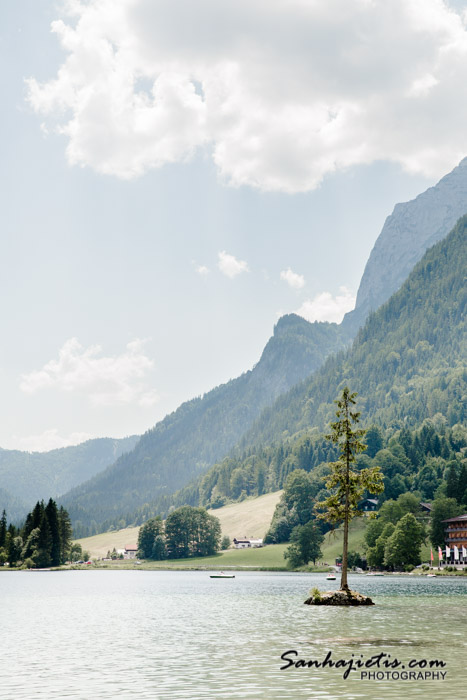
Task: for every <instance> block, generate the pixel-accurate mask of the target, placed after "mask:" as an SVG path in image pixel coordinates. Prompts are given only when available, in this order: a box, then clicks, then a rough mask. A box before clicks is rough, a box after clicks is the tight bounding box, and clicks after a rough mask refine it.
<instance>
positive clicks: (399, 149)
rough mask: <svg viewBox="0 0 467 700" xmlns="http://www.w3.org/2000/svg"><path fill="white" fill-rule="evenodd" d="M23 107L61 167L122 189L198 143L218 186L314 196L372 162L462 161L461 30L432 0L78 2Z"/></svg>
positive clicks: (466, 70) (412, 166) (465, 139)
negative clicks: (55, 54) (207, 152)
mask: <svg viewBox="0 0 467 700" xmlns="http://www.w3.org/2000/svg"><path fill="white" fill-rule="evenodd" d="M68 7H69V9H70V15H71V16H70V19H69V20H68V19H67V18H66V15H64V19H59V20H57V21H55V22H54V23H53V24H52V31H53V32H55V33H56V34H57V36H58V38H59V40H60V42H61V44H62V46H63V48H64V49H65V51H66V52H67V54H68V55H67V58H66V59H65V60H64V62H63V64H62V65H61V66H60V67H59V69H58V72H57V76H56V78H55V79H52V80H50V81H49V82H46V83H43V84H40V83H38V82H37V81H36V80H34V79H30V80H29V81H28V87H29V100H30V103H31V104H32V106H33V108H34V109H35V110H36V111H37V112H38V113H41V114H44V115H48V116H49V117H50V118H51V119H52V120H54V119H55V120H56V121H57V125H58V129H59V130H60V131H61V132H62V133H63V134H65V135H66V136H67V138H68V146H67V157H68V160H69V162H70V163H71V164H78V165H82V166H84V165H87V166H90V167H92V168H94V169H95V170H96V171H98V172H100V173H106V174H112V175H116V176H118V177H121V178H132V177H135V176H137V175H140V174H142V173H144V172H146V171H147V170H149V169H150V168H155V167H160V166H162V165H164V164H166V163H173V162H176V161H181V160H184V159H186V158H189V157H190V156H191V155H192V154H193V153H194V151H195V150H196V149H197V148H199V147H201V146H204V145H206V144H209V145H210V148H212V156H213V159H214V161H215V163H216V164H217V166H218V169H219V172H220V174H221V175H222V177H223V178H224V179H225V181H226V182H229V183H231V184H233V185H244V184H246V185H250V186H253V187H258V188H260V189H264V190H282V191H286V192H298V191H306V190H309V189H313V188H315V187H317V186H318V185H319V183H320V182H321V180H322V178H323V177H324V176H325V175H326V174H328V173H332V172H334V171H336V170H342V169H345V168H347V167H349V166H352V165H358V164H366V163H371V162H373V161H375V160H381V159H386V160H390V161H395V162H398V163H400V164H401V165H402V166H403V167H404V168H405V169H407V170H409V171H414V172H422V173H424V174H427V175H440V174H442V173H444V172H445V171H446V170H447V169H449V168H450V167H452V166H453V165H454V164H455V163H456V162H457V161H458V160H460V158H462V157H463V156H464V155H465V154H466V153H467V130H466V129H465V123H466V120H467V91H466V90H465V89H464V86H465V84H466V82H467V60H466V58H467V32H466V25H465V19H464V18H463V17H462V16H461V15H459V14H457V13H456V12H454V11H453V10H451V9H449V7H448V5H447V4H446V3H444V2H442V0H392V1H391V2H390V3H388V2H386V1H385V0H372V1H371V2H370V1H368V0H327V2H326V3H323V2H317V1H315V0H313V1H309V0H307V1H306V2H305V0H277V1H276V2H275V3H270V2H268V1H267V0H250V2H248V3H246V2H244V3H239V2H238V0H224V1H223V2H222V3H219V2H218V0H198V2H197V3H193V2H192V0H180V2H177V3H174V2H170V1H169V0H119V2H118V3H116V2H115V1H114V0H87V2H86V3H84V2H79V1H78V0H71V1H70V2H68Z"/></svg>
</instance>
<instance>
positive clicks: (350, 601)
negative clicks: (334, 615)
mask: <svg viewBox="0 0 467 700" xmlns="http://www.w3.org/2000/svg"><path fill="white" fill-rule="evenodd" d="M310 593H311V595H310V597H309V598H307V599H306V600H305V605H374V603H373V601H372V599H371V598H370V597H369V596H367V595H363V594H362V593H358V592H357V591H351V590H350V588H346V589H343V590H342V589H341V590H339V591H323V592H321V591H319V590H318V589H317V588H313V589H312V590H311V591H310Z"/></svg>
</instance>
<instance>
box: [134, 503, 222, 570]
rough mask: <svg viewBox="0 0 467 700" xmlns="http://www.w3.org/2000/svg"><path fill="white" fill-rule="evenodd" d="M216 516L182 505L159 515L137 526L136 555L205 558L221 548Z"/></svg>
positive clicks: (203, 510)
mask: <svg viewBox="0 0 467 700" xmlns="http://www.w3.org/2000/svg"><path fill="white" fill-rule="evenodd" d="M220 540H221V525H220V522H219V518H215V517H214V516H212V515H210V514H209V513H208V512H207V511H206V509H205V508H194V507H192V506H182V507H181V508H177V509H176V510H173V511H172V512H171V513H170V514H169V515H168V517H167V520H166V521H165V523H164V521H163V520H162V518H161V516H160V515H158V516H156V517H155V518H150V520H148V521H147V522H146V523H145V524H144V525H142V526H141V527H140V530H139V535H138V556H140V557H142V558H144V559H157V560H161V559H183V558H187V557H206V556H210V555H212V554H216V553H217V552H218V551H219V548H220Z"/></svg>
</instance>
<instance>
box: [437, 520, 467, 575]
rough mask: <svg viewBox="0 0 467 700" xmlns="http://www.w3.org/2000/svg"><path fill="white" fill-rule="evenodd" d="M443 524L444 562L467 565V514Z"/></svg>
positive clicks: (444, 521)
mask: <svg viewBox="0 0 467 700" xmlns="http://www.w3.org/2000/svg"><path fill="white" fill-rule="evenodd" d="M442 522H443V523H444V524H445V529H444V543H445V549H444V552H443V556H444V561H445V562H446V563H447V564H467V513H466V514H465V515H457V516H456V517H455V518H447V519H446V520H443V521H442Z"/></svg>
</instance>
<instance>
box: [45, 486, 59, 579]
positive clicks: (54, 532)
mask: <svg viewBox="0 0 467 700" xmlns="http://www.w3.org/2000/svg"><path fill="white" fill-rule="evenodd" d="M45 517H46V519H47V522H48V524H49V528H50V536H51V538H52V542H51V546H50V563H51V565H52V566H59V564H60V551H61V542H60V526H59V522H58V510H57V504H56V503H55V501H54V500H52V499H51V498H50V499H49V502H48V503H47V506H46V508H45Z"/></svg>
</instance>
